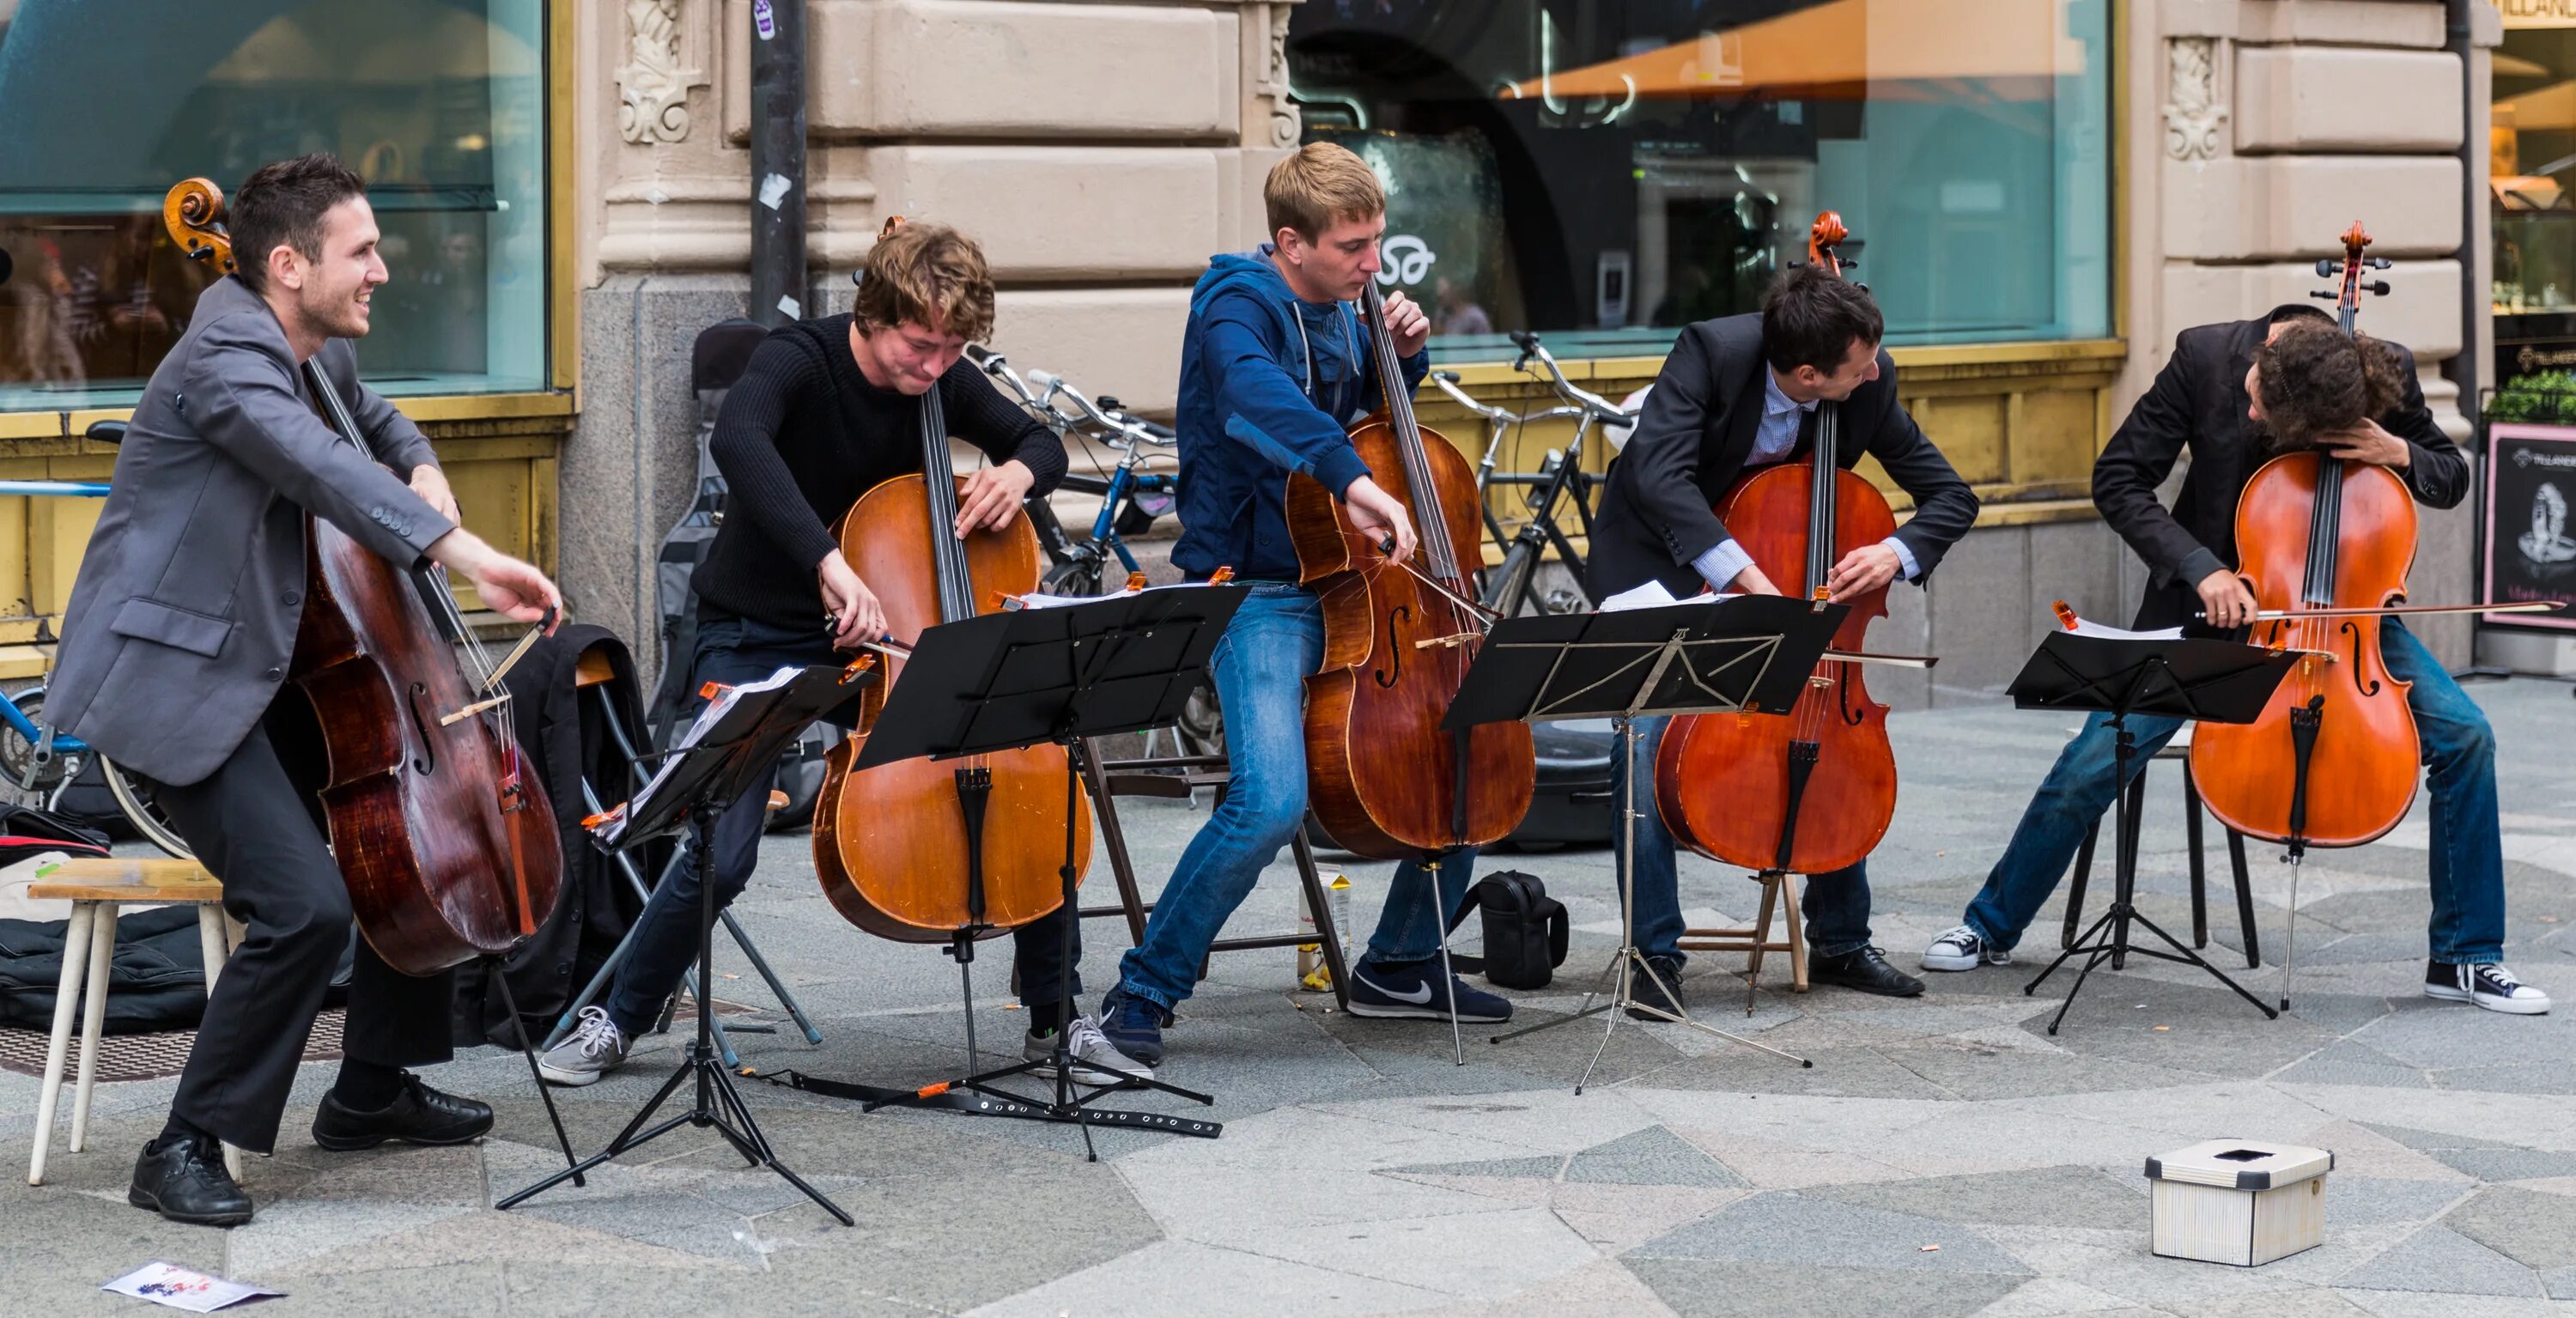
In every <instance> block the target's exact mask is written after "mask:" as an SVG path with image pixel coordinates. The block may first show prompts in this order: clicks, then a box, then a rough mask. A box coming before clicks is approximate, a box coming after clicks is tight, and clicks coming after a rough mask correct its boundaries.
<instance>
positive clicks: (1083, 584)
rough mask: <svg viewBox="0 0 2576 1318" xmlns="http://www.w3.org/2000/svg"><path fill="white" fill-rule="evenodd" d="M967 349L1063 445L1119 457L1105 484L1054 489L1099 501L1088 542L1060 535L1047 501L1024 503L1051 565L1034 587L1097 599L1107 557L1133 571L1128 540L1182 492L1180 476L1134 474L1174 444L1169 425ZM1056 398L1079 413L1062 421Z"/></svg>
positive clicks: (1071, 479) (1069, 481)
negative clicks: (1150, 454)
mask: <svg viewBox="0 0 2576 1318" xmlns="http://www.w3.org/2000/svg"><path fill="white" fill-rule="evenodd" d="M969 351H970V352H971V353H973V354H974V356H975V360H976V363H977V364H978V365H980V366H981V367H982V368H983V369H984V373H985V374H987V375H990V376H992V377H993V378H994V379H996V380H999V381H1001V382H1002V383H1003V384H1005V385H1007V386H1008V387H1009V388H1010V390H1011V391H1012V392H1013V393H1015V394H1018V395H1019V398H1020V406H1021V408H1022V410H1024V411H1026V412H1028V413H1029V414H1030V415H1032V416H1034V417H1036V418H1037V419H1038V420H1039V421H1041V422H1043V423H1044V424H1045V425H1046V426H1047V428H1048V429H1050V430H1053V431H1055V432H1056V434H1057V436H1058V437H1059V438H1061V439H1064V440H1066V441H1068V443H1070V442H1071V441H1073V440H1077V439H1079V440H1081V441H1082V442H1084V443H1085V444H1088V443H1090V442H1091V441H1093V440H1097V441H1098V442H1100V443H1101V444H1104V445H1106V446H1107V447H1109V448H1111V449H1113V450H1116V451H1117V453H1118V462H1117V465H1116V466H1114V467H1112V468H1111V469H1110V472H1109V475H1108V476H1107V477H1106V478H1101V477H1091V476H1082V475H1078V474H1074V473H1067V474H1066V476H1065V478H1064V480H1063V481H1062V482H1061V484H1060V486H1059V488H1062V489H1068V490H1074V491H1077V492H1080V493H1087V494H1097V495H1099V496H1100V511H1099V513H1098V515H1096V516H1094V517H1093V518H1092V520H1091V534H1090V536H1089V537H1088V538H1086V539H1082V540H1076V539H1073V538H1072V537H1070V536H1068V535H1066V534H1065V530H1064V524H1063V523H1062V522H1061V521H1059V520H1058V519H1057V517H1056V515H1055V509H1054V506H1053V505H1052V504H1050V503H1049V502H1048V501H1047V500H1045V499H1034V498H1033V499H1030V500H1029V501H1028V511H1029V516H1030V518H1031V519H1032V520H1033V521H1035V522H1036V523H1037V527H1038V541H1039V543H1040V544H1042V545H1044V546H1045V547H1046V551H1047V557H1048V558H1049V559H1051V560H1053V562H1054V566H1052V567H1050V568H1049V569H1048V570H1047V572H1046V575H1045V576H1044V577H1042V578H1040V580H1039V582H1038V589H1040V590H1043V591H1045V592H1046V593H1048V594H1050V595H1098V594H1100V593H1102V592H1103V590H1104V589H1106V588H1107V587H1108V586H1109V585H1110V584H1111V583H1110V582H1109V581H1107V580H1106V575H1107V569H1108V564H1109V560H1110V559H1111V558H1116V559H1117V560H1118V564H1119V566H1120V567H1121V568H1122V569H1124V570H1125V571H1126V572H1129V573H1134V572H1136V571H1138V570H1139V568H1138V565H1137V562H1136V555H1135V552H1134V551H1133V550H1131V549H1129V548H1128V547H1127V539H1126V537H1127V536H1130V535H1140V534H1142V533H1143V532H1144V531H1145V530H1146V529H1147V528H1148V527H1151V526H1152V525H1153V524H1154V519H1155V518H1156V517H1157V516H1159V515H1160V513H1161V511H1163V510H1167V509H1168V508H1169V507H1170V506H1171V503H1172V501H1173V500H1174V499H1175V498H1177V497H1178V495H1179V492H1180V478H1179V477H1176V476H1173V475H1170V474H1168V473H1163V472H1140V471H1138V470H1137V469H1136V468H1137V465H1138V464H1139V463H1140V462H1142V461H1143V459H1144V456H1145V453H1146V450H1147V449H1148V447H1152V448H1163V449H1168V448H1171V447H1172V446H1173V445H1175V444H1177V443H1178V442H1179V438H1178V437H1177V436H1175V435H1174V434H1173V433H1172V430H1171V428H1170V427H1168V426H1160V425H1156V424H1154V423H1153V422H1150V421H1146V420H1144V419H1142V418H1140V417H1136V416H1131V415H1129V414H1128V413H1126V412H1124V411H1121V410H1120V409H1119V406H1118V400H1117V399H1115V398H1112V397H1109V396H1107V395H1105V394H1104V395H1102V396H1101V398H1100V400H1099V402H1097V403H1094V402H1093V401H1092V400H1091V399H1089V398H1086V397H1084V396H1083V394H1082V392H1081V391H1080V390H1078V389H1076V388H1074V387H1073V386H1072V385H1070V384H1067V383H1065V381H1064V380H1063V378H1062V377H1059V376H1056V375H1054V374H1051V373H1049V372H1046V371H1031V372H1029V373H1028V376H1027V378H1026V379H1023V378H1022V377H1021V376H1020V374H1019V373H1018V372H1016V371H1014V370H1012V369H1011V367H1010V363H1009V362H1008V361H1007V360H1006V359H1005V358H1004V357H1003V356H1002V355H1001V354H1000V353H992V352H981V351H979V350H974V349H970V350H969ZM1031 384H1035V385H1036V386H1037V388H1036V390H1035V391H1032V390H1031V389H1030V387H1029V386H1030V385H1031ZM1059 397H1061V398H1064V399H1065V400H1067V401H1068V402H1070V403H1071V404H1072V405H1073V407H1074V408H1075V409H1076V412H1077V415H1074V416H1070V417H1068V416H1066V415H1065V414H1064V413H1063V412H1061V411H1059V410H1057V408H1056V406H1055V400H1056V399H1057V398H1059ZM1157 504H1159V505H1161V506H1160V508H1158V507H1156V505H1157Z"/></svg>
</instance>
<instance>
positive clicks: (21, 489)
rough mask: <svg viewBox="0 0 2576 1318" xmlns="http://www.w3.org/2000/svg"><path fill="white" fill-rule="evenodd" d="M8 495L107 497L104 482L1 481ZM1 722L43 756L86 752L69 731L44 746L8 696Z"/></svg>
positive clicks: (1, 703) (1, 491)
mask: <svg viewBox="0 0 2576 1318" xmlns="http://www.w3.org/2000/svg"><path fill="white" fill-rule="evenodd" d="M11 494H17V495H30V496H36V497H45V496H75V497H80V498H90V499H103V498H105V497H107V482H105V481H9V480H0V495H11ZM39 689H41V688H39ZM0 723H6V724H7V725H8V727H9V730H10V731H12V732H15V733H17V734H18V735H19V736H21V737H24V738H26V739H27V744H28V745H30V746H34V747H36V748H38V750H39V751H41V752H43V753H44V754H46V755H81V754H86V753H87V752H88V751H89V743H87V742H84V741H82V740H81V739H80V738H78V737H75V736H73V735H71V734H70V733H68V732H53V733H51V735H52V737H53V741H52V742H51V743H50V744H49V743H47V742H46V740H45V738H46V736H47V735H48V730H47V729H44V728H40V727H38V726H36V721H35V720H34V719H31V718H28V717H27V714H26V711H25V710H22V709H20V708H18V702H17V700H15V699H14V698H12V697H10V696H6V695H0Z"/></svg>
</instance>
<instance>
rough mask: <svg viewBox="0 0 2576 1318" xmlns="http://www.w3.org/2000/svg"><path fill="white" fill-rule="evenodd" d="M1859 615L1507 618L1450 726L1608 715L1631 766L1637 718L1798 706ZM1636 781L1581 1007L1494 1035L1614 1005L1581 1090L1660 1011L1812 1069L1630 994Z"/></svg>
mask: <svg viewBox="0 0 2576 1318" xmlns="http://www.w3.org/2000/svg"><path fill="white" fill-rule="evenodd" d="M1850 611H1851V610H1850V607H1849V606H1848V605H1842V604H1819V603H1815V602H1813V601H1808V600H1796V599H1789V598H1786V597H1784V596H1778V595H1742V596H1736V597H1733V598H1729V599H1724V600H1718V601H1715V602H1712V603H1706V604H1675V605H1668V606H1665V607H1662V608H1649V609H1629V610H1622V611H1620V612H1617V613H1585V614H1558V615H1551V616H1542V617H1534V618H1510V619H1506V620H1504V621H1502V622H1499V623H1496V624H1495V625H1494V630H1493V631H1492V632H1491V633H1489V634H1487V636H1486V637H1485V644H1484V646H1483V648H1482V649H1481V650H1480V651H1479V652H1478V653H1477V655H1476V662H1475V665H1474V666H1473V667H1471V668H1469V669H1468V670H1467V680H1466V681H1465V682H1464V683H1463V684H1461V685H1460V687H1459V689H1458V699H1457V701H1456V702H1455V703H1454V704H1452V705H1451V706H1450V708H1449V717H1448V718H1447V719H1446V720H1444V721H1443V722H1442V725H1441V726H1443V727H1451V728H1464V727H1469V726H1472V725H1474V724H1478V723H1500V722H1504V721H1506V720H1510V719H1522V720H1537V719H1562V718H1602V717H1608V718H1612V719H1616V720H1617V721H1618V724H1619V753H1620V754H1622V755H1625V756H1628V757H1629V760H1628V762H1629V763H1631V764H1633V763H1635V756H1636V742H1637V725H1636V720H1637V719H1638V718H1639V717H1640V716H1644V715H1655V714H1710V713H1728V712H1733V711H1737V710H1743V711H1745V712H1748V713H1758V712H1762V711H1776V710H1785V709H1788V708H1789V707H1790V706H1791V705H1793V704H1795V703H1796V702H1797V699H1798V693H1799V691H1801V690H1802V689H1804V688H1805V686H1806V683H1807V676H1808V674H1810V673H1813V672H1814V671H1815V668H1816V661H1817V660H1818V659H1820V658H1822V657H1823V655H1824V653H1825V650H1826V648H1827V647H1828V646H1830V645H1831V644H1833V638H1834V629H1835V628H1836V627H1839V626H1841V625H1842V620H1843V615H1844V614H1846V613H1848V612H1850ZM1626 782H1627V799H1626V800H1624V801H1621V802H1620V803H1619V812H1620V817H1621V821H1622V822H1621V825H1620V832H1619V847H1620V855H1621V860H1622V862H1623V863H1622V864H1621V867H1620V872H1621V874H1622V875H1623V876H1624V880H1623V882H1622V884H1621V886H1620V891H1619V905H1620V908H1621V913H1620V921H1621V922H1620V939H1619V951H1618V953H1617V954H1616V955H1614V956H1613V957H1612V958H1611V960H1610V964H1609V965H1608V966H1607V967H1604V968H1603V970H1602V972H1601V977H1600V979H1598V980H1595V981H1594V983H1593V986H1592V990H1591V992H1589V993H1586V994H1584V996H1583V1006H1582V1008H1581V1009H1580V1010H1578V1011H1576V1012H1575V1013H1574V1014H1573V1015H1571V1016H1564V1017H1560V1018H1558V1019H1556V1020H1552V1021H1543V1022H1541V1023H1539V1024H1537V1025H1532V1026H1529V1027H1528V1028H1526V1029H1519V1030H1514V1031H1512V1032H1511V1033H1509V1034H1497V1035H1495V1036H1493V1039H1492V1042H1494V1043H1501V1042H1502V1041H1503V1040H1505V1039H1517V1038H1519V1037H1520V1036H1522V1035H1524V1034H1535V1033H1537V1032H1538V1031H1540V1030H1546V1029H1553V1028H1555V1027H1556V1026H1559V1025H1563V1024H1566V1023H1567V1022H1569V1021H1578V1020H1581V1019H1583V1018H1584V1017H1586V1016H1590V1015H1593V1014H1595V1013H1599V1012H1608V1013H1609V1014H1610V1025H1609V1028H1607V1029H1605V1030H1603V1031H1602V1032H1601V1044H1600V1046H1599V1047H1597V1048H1595V1049H1593V1050H1592V1061H1591V1062H1590V1064H1588V1065H1586V1066H1585V1067H1584V1068H1583V1077H1582V1078H1581V1079H1580V1080H1577V1081H1576V1082H1575V1084H1574V1092H1575V1093H1578V1094H1580V1093H1582V1092H1583V1087H1584V1085H1586V1084H1588V1083H1590V1081H1591V1079H1592V1072H1593V1070H1594V1069H1595V1068H1597V1067H1598V1066H1600V1065H1601V1055H1602V1054H1603V1053H1604V1052H1606V1051H1608V1050H1609V1047H1610V1036H1611V1035H1613V1034H1616V1033H1618V1030H1619V1022H1620V1020H1621V1018H1622V1014H1623V1012H1625V1011H1640V1012H1645V1013H1648V1014H1650V1015H1654V1016H1659V1017H1661V1018H1663V1019H1664V1020H1667V1021H1671V1022H1674V1023H1676V1024H1680V1025H1687V1026H1690V1027H1691V1028H1692V1029H1695V1030H1699V1031H1702V1032H1704V1033H1707V1034H1712V1035H1715V1036H1717V1037H1718V1038H1721V1039H1724V1040H1727V1041H1728V1042H1730V1043H1740V1044H1743V1045H1744V1046H1745V1047H1747V1048H1756V1049H1760V1050H1761V1051H1763V1052H1766V1053H1769V1054H1771V1055H1772V1056H1774V1057H1779V1058H1783V1059H1785V1060H1788V1061H1793V1062H1796V1063H1798V1064H1799V1065H1800V1066H1813V1065H1815V1063H1813V1062H1810V1061H1807V1060H1806V1059H1804V1058H1801V1057H1797V1056H1794V1055H1792V1054H1789V1053H1785V1052H1782V1051H1780V1050H1779V1049H1777V1048H1774V1047H1772V1046H1770V1045H1769V1044H1765V1043H1758V1042H1756V1041H1754V1040H1752V1039H1747V1038H1744V1037H1743V1036H1741V1035H1736V1034H1729V1033H1727V1032H1726V1031H1724V1030H1721V1029H1718V1028H1716V1027H1715V1026H1712V1025H1707V1024H1704V1023H1702V1022H1700V1021H1696V1020H1693V1019H1691V1017H1690V1014H1689V1013H1688V1012H1680V1013H1675V1012H1671V1011H1666V1010H1664V1009H1663V1008H1662V1007H1659V1006H1657V1005H1655V1004H1653V1003H1643V1002H1639V1001H1637V1000H1636V997H1635V996H1634V995H1633V994H1632V993H1631V992H1630V990H1629V986H1630V985H1631V984H1632V983H1634V982H1635V974H1636V972H1639V971H1642V970H1645V968H1646V958H1645V953H1643V952H1641V951H1639V950H1638V949H1637V915H1636V909H1637V904H1636V901H1635V897H1636V891H1635V889H1636V882H1637V867H1636V865H1635V863H1634V862H1635V858H1636V849H1637V819H1638V817H1639V816H1638V813H1637V776H1636V775H1635V774H1633V773H1632V774H1629V775H1627V778H1626ZM1604 985H1609V986H1610V997H1609V998H1608V1000H1606V1001H1604V1002H1602V1003H1601V1004H1600V1005H1599V1006H1594V1005H1593V1002H1592V1000H1593V999H1594V998H1596V997H1600V996H1601V991H1602V988H1603V986H1604ZM1676 1005H1678V1004H1676Z"/></svg>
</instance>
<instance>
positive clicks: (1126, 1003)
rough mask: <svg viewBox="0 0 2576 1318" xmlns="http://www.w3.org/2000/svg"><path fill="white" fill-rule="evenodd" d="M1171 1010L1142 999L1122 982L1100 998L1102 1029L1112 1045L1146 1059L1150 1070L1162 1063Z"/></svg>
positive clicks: (1170, 1020) (1121, 1050)
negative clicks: (1164, 1031) (1164, 1040)
mask: <svg viewBox="0 0 2576 1318" xmlns="http://www.w3.org/2000/svg"><path fill="white" fill-rule="evenodd" d="M1171 1023H1172V1013H1170V1012H1168V1011H1165V1010H1163V1008H1162V1007H1161V1006H1160V1005H1159V1004H1157V1003H1155V1002H1154V1001H1153V1000H1152V999H1150V998H1140V997H1137V996H1135V995H1134V994H1132V993H1129V992H1128V991H1127V986H1126V985H1124V984H1122V985H1119V986H1118V987H1117V988H1114V989H1111V990H1109V995H1108V996H1107V997H1104V998H1102V999H1101V1000H1100V1032H1101V1033H1102V1034H1105V1035H1107V1036H1109V1043H1110V1046H1111V1047H1114V1048H1116V1049H1117V1050H1118V1051H1120V1052H1122V1053H1125V1054H1127V1055H1128V1056H1129V1057H1132V1058H1134V1059H1136V1060H1137V1061H1139V1062H1143V1063H1144V1064H1145V1065H1146V1067H1147V1068H1148V1069H1149V1070H1150V1069H1151V1068H1153V1067H1156V1066H1160V1065H1162V1062H1163V1027H1164V1026H1166V1025H1169V1024H1171Z"/></svg>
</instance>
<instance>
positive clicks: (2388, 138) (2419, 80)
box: [2234, 46, 2462, 152]
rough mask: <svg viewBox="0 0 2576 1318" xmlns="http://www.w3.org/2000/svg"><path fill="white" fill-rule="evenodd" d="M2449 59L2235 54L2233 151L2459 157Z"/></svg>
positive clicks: (2313, 50)
mask: <svg viewBox="0 0 2576 1318" xmlns="http://www.w3.org/2000/svg"><path fill="white" fill-rule="evenodd" d="M2460 90H2461V89H2460V58H2459V56H2457V55H2454V54H2452V53H2450V52H2449V51H2417V50H2356V49H2351V48H2347V47H2332V46H2278V47H2275V46H2248V47H2245V48H2243V49H2241V50H2239V51H2237V52H2236V111H2235V115H2234V119H2235V123H2236V149H2237V150H2238V151H2240V152H2261V151H2377V152H2397V151H2456V150H2458V149H2459V146H2460V140H2461V139H2460V133H2461V128H2460V115H2461V109H2462V107H2461V100H2460Z"/></svg>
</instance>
